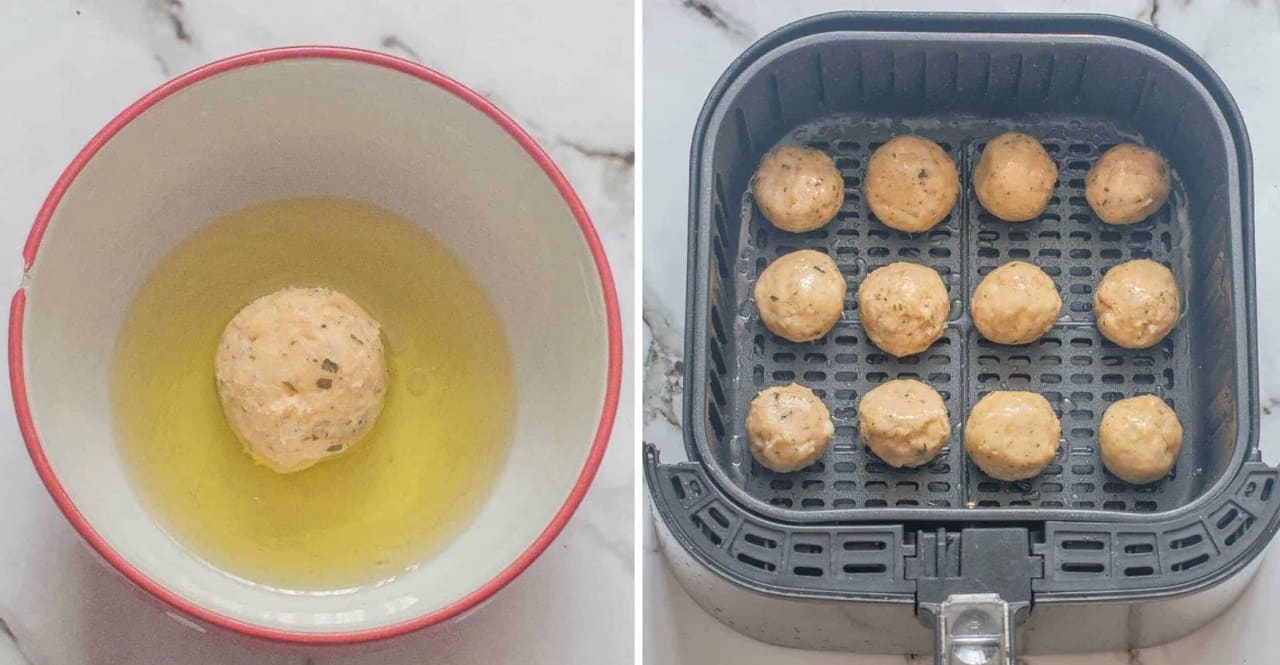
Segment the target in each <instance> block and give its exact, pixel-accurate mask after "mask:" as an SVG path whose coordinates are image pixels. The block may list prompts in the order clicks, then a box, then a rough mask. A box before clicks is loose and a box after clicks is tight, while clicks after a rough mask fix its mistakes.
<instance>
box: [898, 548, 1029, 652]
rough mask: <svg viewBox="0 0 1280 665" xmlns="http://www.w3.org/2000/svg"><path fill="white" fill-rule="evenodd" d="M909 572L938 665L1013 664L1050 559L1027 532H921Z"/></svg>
mask: <svg viewBox="0 0 1280 665" xmlns="http://www.w3.org/2000/svg"><path fill="white" fill-rule="evenodd" d="M916 535H917V538H916V554H915V556H914V557H909V558H908V559H907V570H906V572H907V577H908V578H910V579H915V580H916V608H917V614H918V615H919V617H920V619H921V621H923V622H924V623H925V624H926V625H931V626H933V628H934V630H935V646H936V648H935V655H934V657H935V659H936V660H935V662H936V663H938V664H939V665H1014V664H1015V662H1016V656H1017V649H1016V647H1015V644H1014V634H1015V633H1014V627H1015V625H1016V623H1017V621H1018V620H1019V619H1020V618H1021V616H1022V614H1025V612H1026V611H1027V610H1029V609H1030V607H1031V580H1032V579H1035V578H1038V577H1041V576H1042V575H1043V574H1044V561H1043V559H1042V558H1041V557H1040V556H1037V555H1034V554H1032V553H1031V539H1030V534H1029V533H1028V531H1027V530H1026V529H1017V528H1013V529H964V530H962V531H959V532H955V531H947V530H945V529H939V530H937V531H921V532H917V534H916Z"/></svg>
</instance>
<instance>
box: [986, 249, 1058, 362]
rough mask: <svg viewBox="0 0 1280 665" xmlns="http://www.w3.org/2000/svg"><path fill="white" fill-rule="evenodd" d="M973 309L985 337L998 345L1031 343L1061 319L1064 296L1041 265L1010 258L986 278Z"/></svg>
mask: <svg viewBox="0 0 1280 665" xmlns="http://www.w3.org/2000/svg"><path fill="white" fill-rule="evenodd" d="M970 308H971V311H972V314H973V325H974V327H975V328H977V329H978V332H979V333H981V334H982V336H983V337H986V338H987V339H989V340H991V341H993V342H995V343H997V344H1030V343H1031V342H1034V341H1036V340H1037V339H1040V336H1041V335H1043V334H1045V333H1047V332H1049V329H1050V328H1052V327H1053V323H1054V322H1055V321H1057V320H1058V313H1059V312H1060V311H1062V298H1061V297H1060V296H1058V288H1057V287H1056V286H1054V285H1053V280H1052V279H1050V278H1049V276H1048V275H1046V274H1044V271H1043V270H1041V269H1040V268H1039V267H1037V266H1034V265H1031V264H1030V263H1025V262H1023V261H1010V262H1008V263H1006V264H1004V265H1002V266H1000V267H999V268H996V269H995V270H992V271H991V272H990V273H988V274H987V276H986V277H983V278H982V282H981V283H979V284H978V288H977V289H975V290H974V292H973V301H972V303H971V304H970Z"/></svg>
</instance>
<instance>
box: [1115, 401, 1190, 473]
mask: <svg viewBox="0 0 1280 665" xmlns="http://www.w3.org/2000/svg"><path fill="white" fill-rule="evenodd" d="M1098 438H1099V440H1100V441H1101V443H1102V463H1103V464H1105V465H1106V467H1107V469H1108V470H1109V471H1111V473H1114V474H1115V475H1116V476H1117V477H1119V478H1120V479H1121V480H1126V481H1128V482H1131V483H1134V484H1136V485H1143V484H1146V483H1153V482H1155V481H1157V480H1160V479H1161V478H1164V477H1165V476H1166V475H1168V474H1169V470H1170V469H1172V468H1173V465H1174V463H1175V462H1177V461H1178V453H1179V452H1180V451H1181V450H1182V423H1180V422H1178V416H1177V415H1176V414H1174V412H1173V409H1170V408H1169V405H1168V404H1165V403H1164V400H1162V399H1160V398H1159V397H1156V396H1155V395H1141V396H1138V397H1130V398H1129V399H1122V400H1120V401H1118V402H1116V403H1115V404H1112V405H1111V406H1109V407H1107V410H1106V412H1105V413H1103V414H1102V426H1101V428H1099V430H1098Z"/></svg>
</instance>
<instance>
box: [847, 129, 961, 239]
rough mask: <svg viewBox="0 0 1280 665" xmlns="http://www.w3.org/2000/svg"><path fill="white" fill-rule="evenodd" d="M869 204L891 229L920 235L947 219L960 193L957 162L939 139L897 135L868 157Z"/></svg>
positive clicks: (864, 191)
mask: <svg viewBox="0 0 1280 665" xmlns="http://www.w3.org/2000/svg"><path fill="white" fill-rule="evenodd" d="M863 193H864V194H865V195H866V197H867V205H868V206H870V207H871V212H872V213H874V214H875V216H876V218H877V219H879V220H880V221H881V222H883V223H884V225H885V226H888V227H889V228H894V229H898V230H899V231H907V232H908V233H919V232H921V231H927V230H929V229H931V228H933V227H934V225H936V224H937V223H938V222H941V221H942V220H944V219H946V218H947V215H948V214H949V213H950V212H951V209H952V208H954V207H955V205H956V199H957V198H959V196H960V175H959V174H958V173H956V165H955V162H953V161H951V157H950V156H949V155H948V154H947V153H946V152H945V151H943V149H942V148H941V147H940V146H938V144H937V143H934V142H933V141H930V140H929V139H926V138H924V137H921V136H911V135H904V136H896V137H894V138H893V139H892V140H890V141H889V142H888V143H886V144H884V145H882V146H880V147H879V148H877V149H876V151H875V152H874V153H872V155H871V159H870V160H868V161H867V179H866V181H865V182H864V183H863Z"/></svg>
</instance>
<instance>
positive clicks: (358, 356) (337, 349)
mask: <svg viewBox="0 0 1280 665" xmlns="http://www.w3.org/2000/svg"><path fill="white" fill-rule="evenodd" d="M380 330H381V329H380V327H379V325H378V322H377V321H375V320H374V319H373V317H371V316H369V313H368V312H366V311H365V310H364V308H363V307H361V306H360V305H359V304H357V303H356V302H355V301H354V300H352V299H351V298H349V297H347V296H345V295H343V294H341V293H338V292H337V291H332V290H329V289H321V288H312V289H295V288H288V289H283V290H280V291H276V292H275V293H272V294H270V295H266V296H263V297H261V298H258V299H257V300H254V301H253V302H251V303H249V304H248V305H247V306H245V308H244V309H242V310H240V312H239V313H238V314H236V315H235V317H234V318H232V319H231V322H230V323H228V324H227V327H226V329H224V330H223V332H222V338H221V339H220V340H219V341H218V350H217V352H216V355H215V358H214V376H215V377H216V382H217V389H218V396H219V397H220V398H221V399H222V409H223V412H224V413H225V414H226V417H227V422H228V423H229V424H230V425H231V429H232V430H234V431H235V433H236V435H237V436H238V437H239V438H240V440H241V441H242V442H243V443H244V446H245V450H246V451H247V452H248V453H249V454H250V455H252V456H253V458H254V459H255V460H257V461H258V462H259V463H261V464H263V465H265V466H267V467H269V468H271V469H272V470H274V471H276V472H278V473H293V472H295V471H301V470H303V469H305V468H307V467H309V466H311V465H313V464H315V463H316V462H319V461H321V460H323V459H325V458H327V457H330V456H332V455H337V454H339V453H341V452H343V451H345V450H347V449H348V448H350V447H351V446H352V445H354V444H355V443H356V442H357V441H359V440H360V438H361V437H362V436H364V434H365V433H366V432H368V431H369V429H370V428H371V427H373V423H374V421H375V420H377V418H378V414H379V413H381V411H382V403H383V399H384V398H385V396H386V393H387V359H386V356H385V354H384V353H383V348H382V337H381V334H380Z"/></svg>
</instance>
